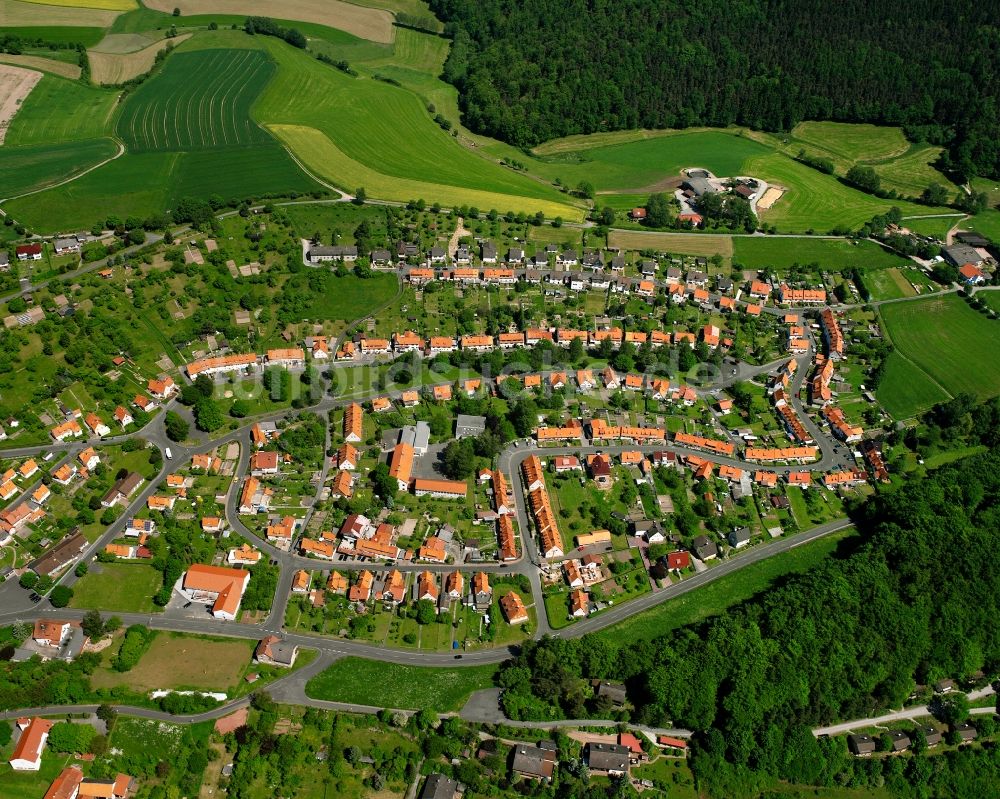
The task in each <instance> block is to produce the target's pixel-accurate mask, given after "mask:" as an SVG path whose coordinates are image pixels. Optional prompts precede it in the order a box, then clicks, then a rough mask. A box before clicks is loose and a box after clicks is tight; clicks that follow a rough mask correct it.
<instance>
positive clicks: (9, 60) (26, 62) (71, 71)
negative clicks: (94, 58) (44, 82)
mask: <svg viewBox="0 0 1000 799" xmlns="http://www.w3.org/2000/svg"><path fill="white" fill-rule="evenodd" d="M0 64H13V65H14V66H17V67H27V68H28V69H38V70H41V71H42V72H52V73H53V74H55V75H60V76H61V77H63V78H68V79H69V80H78V79H79V78H80V72H81V70H80V67H79V66H77V65H76V64H75V63H73V64H68V63H66V62H65V61H60V60H58V59H55V58H46V57H45V56H38V55H10V54H9V53H3V54H0Z"/></svg>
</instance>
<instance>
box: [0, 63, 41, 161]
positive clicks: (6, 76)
mask: <svg viewBox="0 0 1000 799" xmlns="http://www.w3.org/2000/svg"><path fill="white" fill-rule="evenodd" d="M41 79H42V73H41V72H36V71H35V70H33V69H24V68H23V67H14V66H10V65H8V64H0V144H3V140H4V137H5V136H6V135H7V128H8V126H9V125H10V121H11V120H12V119H13V118H14V114H16V113H17V111H18V109H19V108H20V107H21V103H23V102H24V98H25V97H27V96H28V95H29V94H31V90H32V89H34V88H35V85H36V84H37V83H38V81H40V80H41Z"/></svg>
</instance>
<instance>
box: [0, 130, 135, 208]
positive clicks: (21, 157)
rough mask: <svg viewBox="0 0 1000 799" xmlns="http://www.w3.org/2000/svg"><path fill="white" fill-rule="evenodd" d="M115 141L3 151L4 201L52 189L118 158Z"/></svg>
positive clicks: (0, 166)
mask: <svg viewBox="0 0 1000 799" xmlns="http://www.w3.org/2000/svg"><path fill="white" fill-rule="evenodd" d="M116 149H117V148H116V147H115V143H114V142H113V141H112V140H111V139H90V140H88V141H78V142H65V143H63V144H56V145H44V144H35V145H30V146H27V147H6V146H5V147H0V198H3V197H14V196H16V195H18V194H24V193H25V192H29V191H35V190H36V189H40V188H43V187H44V186H49V185H51V184H53V183H57V182H59V181H61V180H65V179H66V178H67V177H70V176H72V175H74V174H78V173H80V172H82V171H83V170H84V169H87V168H88V167H90V166H93V165H94V164H96V163H99V162H101V161H103V160H104V159H105V158H110V157H111V156H112V155H114V154H115V150H116Z"/></svg>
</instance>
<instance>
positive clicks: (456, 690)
mask: <svg viewBox="0 0 1000 799" xmlns="http://www.w3.org/2000/svg"><path fill="white" fill-rule="evenodd" d="M496 673H497V667H496V666H492V665H490V666H470V667H467V668H450V669H445V668H440V669H439V668H428V667H424V666H400V665H397V664H395V663H382V662H379V661H375V660H364V659H362V658H354V657H349V658H344V659H343V660H339V661H337V662H336V663H334V664H333V665H332V666H331V667H330V668H328V669H327V670H326V671H324V672H322V673H321V674H318V675H316V676H315V677H313V678H312V679H311V680H309V682H308V684H307V685H306V693H307V694H308V695H309V696H311V697H313V698H314V699H326V700H329V701H332V702H357V703H358V704H363V705H375V706H378V707H395V708H401V709H404V710H418V709H422V708H430V709H432V710H436V711H439V712H447V711H451V710H458V709H460V708H461V707H462V705H464V704H465V701H466V700H467V699H468V698H469V694H471V693H472V692H473V691H478V690H481V689H483V688H490V687H492V686H493V679H494V676H495V675H496Z"/></svg>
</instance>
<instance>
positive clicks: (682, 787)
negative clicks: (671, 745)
mask: <svg viewBox="0 0 1000 799" xmlns="http://www.w3.org/2000/svg"><path fill="white" fill-rule="evenodd" d="M632 776H633V777H635V778H636V779H640V780H653V782H655V783H658V784H660V785H662V786H663V788H664V789H665V790H666V791H667V792H668V795H669V796H670V797H671V799H697V798H698V791H697V790H696V789H695V786H694V776H693V775H692V774H691V767H690V766H688V762H687V759H686V758H683V757H666V756H664V755H661V756H660V757H658V758H657V759H656V760H654V761H653V762H651V763H647V764H646V765H644V766H639V767H638V768H636V769H633V771H632Z"/></svg>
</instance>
